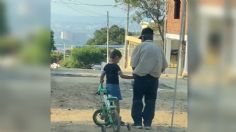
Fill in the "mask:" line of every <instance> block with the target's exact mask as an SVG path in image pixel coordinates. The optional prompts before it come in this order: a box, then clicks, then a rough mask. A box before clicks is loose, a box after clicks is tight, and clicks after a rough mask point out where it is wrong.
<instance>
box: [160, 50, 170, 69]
mask: <svg viewBox="0 0 236 132" xmlns="http://www.w3.org/2000/svg"><path fill="white" fill-rule="evenodd" d="M167 67H168V63H167V60H166V57H165V54H164V52H163V51H162V71H161V72H164V71H165V69H166V68H167Z"/></svg>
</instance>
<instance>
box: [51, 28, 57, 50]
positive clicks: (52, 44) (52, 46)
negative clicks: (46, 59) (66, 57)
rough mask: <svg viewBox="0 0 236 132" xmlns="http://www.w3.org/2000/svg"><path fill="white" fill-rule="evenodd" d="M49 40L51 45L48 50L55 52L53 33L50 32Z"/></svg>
mask: <svg viewBox="0 0 236 132" xmlns="http://www.w3.org/2000/svg"><path fill="white" fill-rule="evenodd" d="M50 39H51V43H50V50H51V51H52V50H56V49H57V48H56V47H55V45H54V44H55V41H54V32H53V31H51V34H50Z"/></svg>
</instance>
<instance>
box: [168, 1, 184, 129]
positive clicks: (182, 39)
mask: <svg viewBox="0 0 236 132" xmlns="http://www.w3.org/2000/svg"><path fill="white" fill-rule="evenodd" d="M182 1H183V4H182V7H183V8H182V18H181V32H180V42H181V44H180V45H179V51H178V62H177V68H176V77H175V91H174V98H173V106H172V116H171V129H170V132H173V124H174V114H175V103H176V93H177V84H178V74H179V67H180V63H179V61H180V58H181V56H180V55H181V52H182V51H181V49H182V48H181V46H182V45H183V44H184V41H185V29H186V0H182Z"/></svg>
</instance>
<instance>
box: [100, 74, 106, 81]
mask: <svg viewBox="0 0 236 132" xmlns="http://www.w3.org/2000/svg"><path fill="white" fill-rule="evenodd" d="M105 75H106V74H105V71H103V72H102V74H101V76H100V83H103V82H104V77H105Z"/></svg>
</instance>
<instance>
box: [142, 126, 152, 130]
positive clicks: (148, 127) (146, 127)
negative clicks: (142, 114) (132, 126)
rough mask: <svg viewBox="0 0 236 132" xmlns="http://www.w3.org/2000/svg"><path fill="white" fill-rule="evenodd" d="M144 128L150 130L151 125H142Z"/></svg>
mask: <svg viewBox="0 0 236 132" xmlns="http://www.w3.org/2000/svg"><path fill="white" fill-rule="evenodd" d="M144 129H145V130H151V129H152V127H151V126H144Z"/></svg>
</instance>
